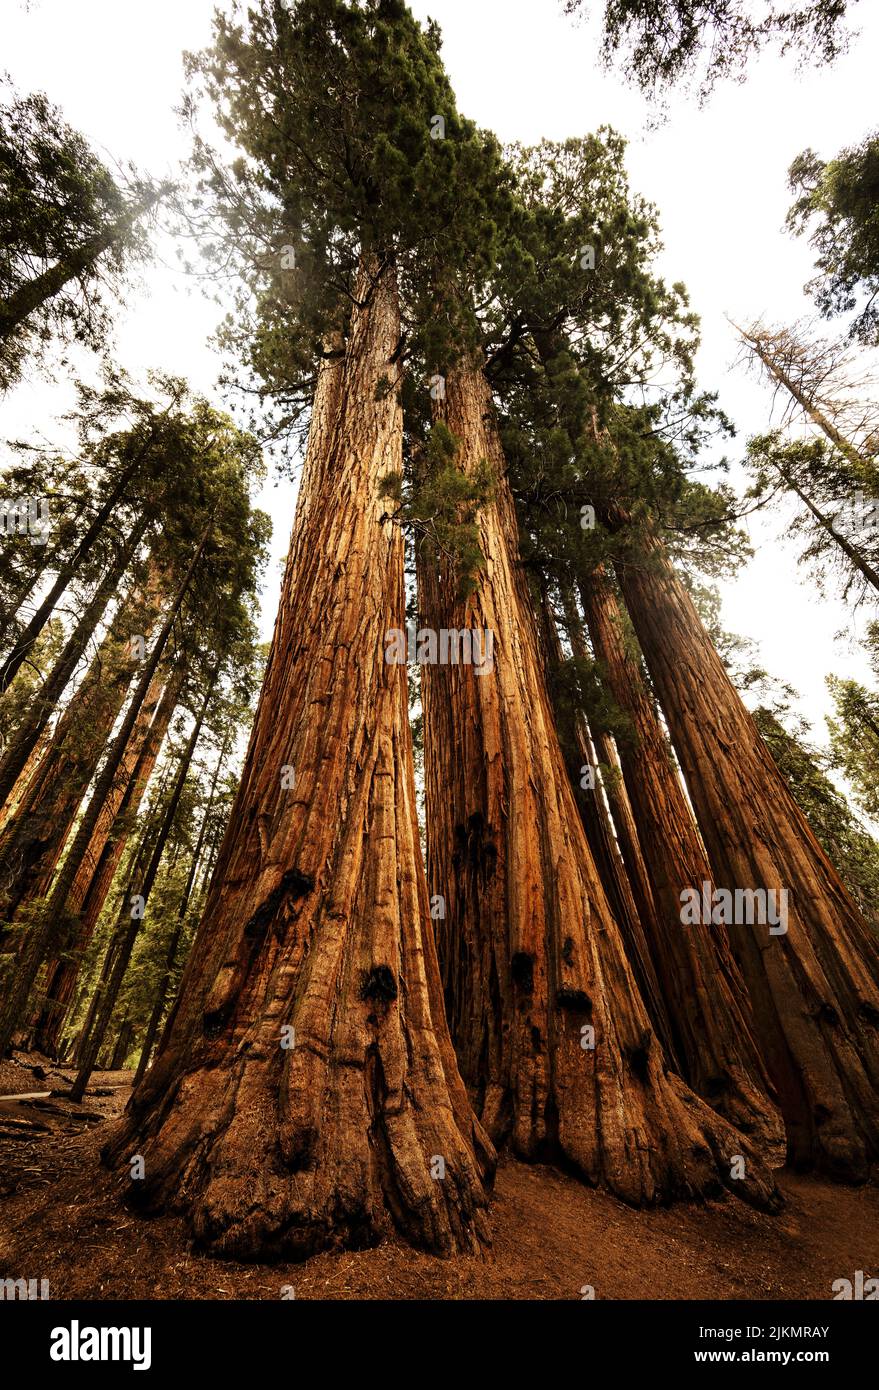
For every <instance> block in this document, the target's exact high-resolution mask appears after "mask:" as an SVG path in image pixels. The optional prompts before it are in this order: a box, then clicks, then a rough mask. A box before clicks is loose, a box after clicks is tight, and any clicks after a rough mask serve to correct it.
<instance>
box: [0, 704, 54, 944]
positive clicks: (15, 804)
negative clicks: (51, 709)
mask: <svg viewBox="0 0 879 1390" xmlns="http://www.w3.org/2000/svg"><path fill="white" fill-rule="evenodd" d="M51 734H52V730H51V729H50V728H49V727H48V726H47V727H46V728H45V729H44V730H43V732H42V733H41V734H40V737H39V739H38V740H37V742H36V743H35V744H34V747H33V748H32V749H31V753H30V757H29V758H28V760H27V762H26V763H25V765H24V767H23V768H22V769H21V772H20V773H19V774H18V777H17V778H16V780H15V786H14V787H13V788H12V791H11V792H10V793H9V795H8V796H7V798H6V800H5V801H4V802H3V804H2V806H0V831H2V830H3V828H4V827H5V826H7V825H8V824H9V822H10V820H11V819H12V817H13V816H14V815H15V813H16V811H17V810H18V808H19V806H20V805H21V803H22V801H23V800H24V797H25V794H26V792H27V789H28V787H29V786H30V784H31V779H32V778H33V777H34V776H35V774H36V772H37V769H38V767H39V765H40V762H41V761H42V757H43V754H44V753H45V751H46V749H47V748H48V746H49V744H50V742H51ZM0 936H2V933H0ZM0 949H2V948H0Z"/></svg>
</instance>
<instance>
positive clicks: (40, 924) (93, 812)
mask: <svg viewBox="0 0 879 1390" xmlns="http://www.w3.org/2000/svg"><path fill="white" fill-rule="evenodd" d="M212 524H213V523H212V521H211V522H209V523H208V525H207V527H206V528H205V530H204V532H203V534H202V537H201V539H200V541H199V543H198V545H197V547H196V549H195V552H194V554H193V556H192V559H191V561H190V564H189V568H188V569H187V571H186V574H185V575H184V577H183V579H182V580H181V582H180V585H179V587H178V590H177V593H176V594H175V595H174V598H173V600H172V601H171V603H170V606H169V610H168V614H167V616H166V618H165V621H164V623H163V624H162V627H161V629H160V631H159V634H158V636H157V638H156V640H155V642H154V643H153V647H152V650H151V652H150V655H149V658H148V659H147V661H146V663H145V665H144V670H143V674H142V675H141V678H140V681H139V682H138V686H137V688H136V690H135V692H134V695H133V696H132V698H131V700H130V701H129V704H128V709H127V711H126V714H125V716H124V718H123V720H122V723H121V725H120V727H119V730H118V732H117V734H116V737H115V738H114V740H113V742H112V744H111V746H110V749H109V751H108V753H107V756H106V758H105V759H104V764H103V767H102V768H101V770H100V772H99V773H98V776H97V778H96V781H95V785H94V789H93V791H92V794H91V797H90V799H89V801H88V804H87V806H86V809H85V811H84V812H83V815H82V818H81V820H80V822H79V825H78V827H77V830H76V833H75V835H74V837H73V841H72V844H71V847H70V850H69V851H68V853H67V855H66V856H65V858H64V861H63V863H62V865H61V867H60V869H59V870H58V874H57V876H56V879H55V883H54V885H53V887H52V892H51V894H50V896H49V897H48V899H47V900H46V903H45V907H43V908H42V910H41V911H40V914H39V918H38V920H37V921H36V922H35V923H34V925H33V926H32V927H31V929H30V930H29V931H28V934H27V937H26V939H25V942H24V945H23V947H22V951H21V954H20V957H19V960H18V962H17V965H16V970H15V973H14V975H13V979H12V983H11V986H10V988H9V990H8V993H7V997H6V1000H5V1002H4V1004H3V1006H2V1008H0V1056H2V1055H3V1053H4V1052H5V1051H6V1048H7V1047H8V1046H9V1043H10V1041H11V1039H12V1035H13V1032H14V1031H15V1029H16V1028H17V1027H18V1025H19V1023H20V1021H21V1018H22V1015H23V1014H24V1011H25V1009H26V1006H27V1000H28V996H29V995H30V992H31V990H32V988H33V985H34V981H35V979H36V977H37V975H38V973H39V970H40V967H41V966H42V964H43V962H44V961H45V960H46V957H47V956H48V955H49V954H50V953H51V952H52V950H53V949H54V948H55V946H56V943H57V942H58V941H59V940H60V939H61V938H62V937H63V936H64V934H65V932H66V929H67V912H68V899H69V897H70V891H71V888H72V887H73V883H74V879H75V878H76V874H77V871H78V869H79V866H80V864H81V862H82V858H83V855H84V854H85V853H86V851H87V849H88V847H89V844H90V842H91V838H92V835H93V834H94V831H95V828H96V826H97V824H98V821H99V819H100V816H101V811H102V809H103V807H104V804H105V802H106V800H107V798H108V796H109V795H110V792H111V790H112V787H113V783H114V781H115V778H116V775H117V773H118V770H119V765H120V763H121V761H122V758H123V757H124V755H125V750H126V747H127V745H128V740H129V738H130V737H131V731H132V729H133V728H134V725H135V722H136V720H137V716H138V713H139V711H140V708H141V705H142V704H143V701H144V698H145V696H146V693H147V691H148V690H149V688H150V685H151V683H152V679H153V676H154V675H155V673H156V668H157V667H158V665H159V662H160V661H161V659H162V656H163V655H164V652H165V648H166V646H167V644H168V639H169V637H170V636H171V631H172V629H173V627H174V624H175V623H176V621H177V619H178V617H179V615H180V609H181V607H182V604H183V601H184V599H185V597H186V595H187V593H188V591H189V586H190V585H191V583H192V581H193V578H194V576H195V572H196V569H197V568H198V566H199V564H200V562H201V557H202V554H203V552H204V548H205V545H206V544H207V539H208V536H209V534H210V531H211V526H212Z"/></svg>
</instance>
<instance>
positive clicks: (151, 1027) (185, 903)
mask: <svg viewBox="0 0 879 1390" xmlns="http://www.w3.org/2000/svg"><path fill="white" fill-rule="evenodd" d="M231 742H232V733H231V728H230V729H229V731H228V732H227V734H226V736H225V738H224V739H223V746H222V748H221V749H220V754H219V757H218V758H217V764H216V767H215V768H214V775H213V777H212V778H211V787H210V791H209V792H208V799H207V804H206V806H205V810H204V815H203V816H202V820H201V825H200V826H199V828H198V838H197V840H196V842H195V848H194V849H193V851H192V859H191V861H190V864H189V873H188V874H187V876H186V883H185V885H184V888H183V892H182V894H181V896H180V902H179V904H178V907H177V921H176V923H175V926H174V930H173V931H172V933H171V936H170V938H169V941H168V945H167V948H166V951H165V964H164V968H163V970H162V974H161V976H160V978H159V983H158V985H157V986H156V997H155V999H154V1000H153V1007H152V1010H151V1012H150V1017H149V1022H148V1023H147V1028H146V1033H145V1034H144V1040H143V1046H142V1048H141V1052H140V1057H139V1059H138V1063H137V1070H136V1071H135V1073H134V1080H133V1082H132V1086H133V1087H134V1088H135V1089H137V1087H138V1086H139V1085H140V1081H141V1077H142V1076H143V1074H144V1072H145V1071H146V1069H147V1067H148V1066H149V1064H150V1057H151V1055H152V1051H153V1047H154V1045H155V1041H156V1038H157V1037H158V1033H159V1025H160V1024H161V1022H162V1015H163V1014H164V1012H165V1002H166V1000H167V998H168V986H169V985H170V983H171V976H172V974H173V971H174V965H175V963H176V960H177V951H178V949H179V947H180V939H181V937H182V936H183V929H184V927H185V925H186V914H187V912H188V910H189V904H190V901H191V899H192V890H193V888H194V886H195V879H196V875H197V873H198V868H199V864H200V863H201V857H202V852H203V850H204V842H205V832H206V830H207V826H208V819H209V817H210V814H211V810H212V808H213V804H214V797H215V795H216V791H217V783H218V781H219V780H220V772H221V771H222V769H223V764H224V763H225V761H226V755H227V754H228V752H229V745H230V743H231Z"/></svg>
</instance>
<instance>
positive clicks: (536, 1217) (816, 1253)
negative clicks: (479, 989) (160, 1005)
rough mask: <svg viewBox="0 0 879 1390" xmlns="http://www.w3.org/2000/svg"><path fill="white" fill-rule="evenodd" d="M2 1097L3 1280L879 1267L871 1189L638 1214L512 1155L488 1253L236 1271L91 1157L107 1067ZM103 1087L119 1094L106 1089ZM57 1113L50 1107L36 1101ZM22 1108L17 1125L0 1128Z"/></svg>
mask: <svg viewBox="0 0 879 1390" xmlns="http://www.w3.org/2000/svg"><path fill="white" fill-rule="evenodd" d="M9 1066H10V1064H9V1063H4V1064H3V1068H4V1070H2V1071H0V1085H2V1088H3V1090H4V1091H9V1092H10V1094H14V1103H6V1104H4V1105H3V1106H2V1107H0V1195H2V1200H0V1275H2V1276H3V1277H36V1278H48V1279H49V1283H50V1288H51V1292H52V1296H53V1297H55V1298H92V1299H101V1298H208V1299H222V1298H279V1297H281V1289H282V1286H284V1285H292V1286H293V1288H294V1289H295V1296H296V1297H297V1298H306V1299H307V1298H333V1299H345V1298H397V1299H409V1298H430V1299H459V1298H465V1299H479V1298H483V1299H496V1298H514V1299H547V1298H550V1299H558V1298H565V1299H567V1298H570V1299H577V1298H580V1297H581V1296H582V1294H581V1289H582V1288H583V1287H584V1286H590V1285H591V1286H592V1287H593V1288H594V1290H595V1296H596V1298H614V1299H627V1298H653V1299H686V1298H713V1299H731V1298H744V1299H779V1298H793V1299H805V1298H816V1299H829V1298H831V1297H832V1291H831V1285H832V1284H833V1281H834V1280H835V1279H839V1278H852V1277H853V1275H854V1272H855V1271H856V1270H858V1269H861V1270H863V1271H864V1272H865V1275H866V1276H868V1277H869V1276H879V1189H877V1188H876V1187H865V1188H846V1187H839V1186H835V1185H832V1184H830V1183H827V1182H824V1181H822V1180H819V1179H815V1178H807V1177H802V1176H796V1175H793V1174H789V1173H785V1174H782V1175H781V1187H782V1189H783V1191H784V1193H785V1197H786V1199H787V1205H786V1207H785V1209H784V1211H783V1212H782V1213H781V1215H780V1216H777V1217H767V1216H764V1215H762V1214H761V1213H758V1212H754V1211H752V1210H751V1209H750V1208H748V1207H745V1206H744V1205H743V1204H742V1203H740V1202H737V1201H735V1200H734V1199H728V1200H726V1201H723V1202H711V1203H708V1204H706V1205H704V1206H697V1205H677V1206H674V1207H671V1208H668V1209H665V1210H659V1211H633V1210H632V1209H631V1208H629V1207H626V1206H624V1205H623V1204H622V1203H621V1202H618V1201H617V1200H616V1199H615V1198H613V1197H609V1196H608V1195H607V1194H605V1193H601V1192H595V1191H591V1190H590V1189H588V1188H586V1187H584V1186H583V1185H582V1184H581V1183H579V1182H577V1181H576V1180H575V1179H573V1178H570V1177H568V1176H566V1175H565V1174H563V1173H559V1172H558V1171H556V1170H555V1169H552V1168H548V1167H544V1166H539V1165H536V1166H533V1167H532V1166H527V1165H525V1164H521V1163H517V1162H513V1161H506V1162H504V1163H502V1165H501V1167H500V1170H499V1172H498V1178H497V1184H496V1190H495V1199H494V1203H493V1208H492V1225H493V1230H494V1257H493V1260H492V1261H490V1262H483V1261H480V1260H477V1259H471V1258H464V1259H456V1260H438V1259H434V1258H432V1257H431V1256H427V1255H421V1254H418V1253H416V1252H415V1251H412V1250H410V1249H408V1248H407V1247H405V1246H402V1245H398V1244H397V1243H396V1242H394V1241H388V1242H387V1243H385V1244H383V1245H381V1246H379V1247H378V1248H377V1249H374V1250H366V1251H362V1252H359V1253H355V1254H325V1255H320V1256H318V1257H316V1258H315V1259H312V1260H309V1261H307V1262H306V1263H305V1264H299V1265H294V1264H282V1265H276V1266H269V1265H239V1264H233V1263H230V1262H227V1261H221V1260H215V1259H210V1258H205V1257H204V1256H202V1255H199V1254H197V1253H193V1252H192V1250H191V1249H190V1246H189V1242H188V1241H187V1239H186V1236H185V1233H184V1230H183V1228H182V1225H181V1223H180V1222H179V1221H177V1220H176V1219H174V1218H164V1217H163V1218H160V1219H154V1220H151V1221H147V1220H143V1219H141V1218H139V1217H136V1216H134V1215H132V1214H131V1213H130V1212H129V1211H127V1210H126V1208H125V1207H124V1206H123V1205H122V1202H121V1201H120V1197H119V1193H120V1191H121V1188H122V1186H123V1185H124V1183H125V1180H124V1179H122V1180H120V1179H119V1178H118V1177H117V1176H114V1175H112V1174H109V1173H107V1172H106V1171H105V1170H104V1169H103V1168H101V1166H100V1163H99V1161H98V1151H99V1149H100V1146H101V1144H102V1142H103V1140H104V1137H105V1135H106V1132H107V1125H108V1123H109V1122H110V1121H111V1120H112V1118H113V1117H114V1116H115V1115H117V1114H118V1113H119V1112H120V1110H121V1109H122V1106H123V1105H124V1103H125V1099H126V1098H127V1089H126V1086H125V1085H124V1084H123V1083H125V1082H126V1081H127V1080H128V1079H129V1078H128V1077H127V1076H126V1075H125V1074H122V1073H113V1074H108V1073H101V1074H97V1075H96V1076H95V1078H94V1090H93V1091H92V1092H89V1093H87V1095H86V1097H85V1101H84V1103H83V1105H82V1106H80V1107H77V1106H74V1105H72V1104H71V1103H70V1102H69V1101H66V1100H65V1099H64V1097H63V1096H61V1097H59V1096H58V1095H57V1092H58V1090H59V1089H62V1088H63V1087H64V1086H65V1085H69V1081H67V1080H65V1077H64V1075H63V1069H62V1072H54V1071H53V1072H51V1073H50V1076H49V1080H50V1082H51V1087H52V1092H53V1094H52V1095H51V1097H46V1096H44V1094H43V1093H39V1094H38V1097H37V1098H36V1099H34V1098H31V1099H26V1093H24V1091H23V1087H24V1085H25V1084H27V1082H28V1081H29V1082H30V1084H33V1076H32V1075H30V1074H29V1073H28V1072H27V1071H26V1070H22V1072H21V1078H22V1089H21V1093H19V1092H18V1088H17V1087H16V1086H15V1085H10V1084H9V1072H8V1069H9ZM111 1088H112V1089H111ZM46 1107H49V1108H46ZM12 1109H14V1110H15V1116H14V1117H11V1116H10V1118H14V1119H15V1121H16V1122H19V1121H21V1120H22V1119H23V1120H24V1121H26V1122H32V1127H30V1125H26V1127H25V1128H24V1129H22V1128H21V1126H20V1124H19V1123H16V1124H14V1125H13V1129H12V1133H10V1132H9V1131H8V1129H6V1127H5V1120H4V1115H6V1114H8V1112H9V1111H10V1110H12Z"/></svg>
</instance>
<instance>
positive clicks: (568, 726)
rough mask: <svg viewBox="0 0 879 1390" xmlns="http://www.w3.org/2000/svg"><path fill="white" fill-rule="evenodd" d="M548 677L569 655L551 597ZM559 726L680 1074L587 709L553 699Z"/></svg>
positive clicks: (656, 1021)
mask: <svg viewBox="0 0 879 1390" xmlns="http://www.w3.org/2000/svg"><path fill="white" fill-rule="evenodd" d="M538 619H539V621H540V629H541V646H542V649H543V654H544V659H545V664H546V673H547V679H548V684H549V689H550V692H551V693H552V692H553V690H554V687H557V683H558V680H559V675H560V672H561V669H562V665H563V662H564V659H565V658H564V652H563V649H562V645H561V642H560V640H559V634H558V628H557V626H556V620H555V615H554V614H553V612H552V609H551V606H550V604H549V602H548V600H547V599H544V601H543V603H542V604H541V607H540V609H539V610H538ZM552 704H553V712H554V714H555V726H556V731H557V733H558V736H559V742H560V744H561V747H562V753H563V755H564V759H565V763H566V766H567V769H568V776H569V778H570V782H571V787H572V788H573V791H574V800H575V801H576V804H577V809H578V811H579V812H580V819H581V820H582V822H583V829H584V830H585V831H586V839H587V841H588V844H589V849H590V850H591V852H592V858H593V859H594V861H595V867H596V868H597V870H598V874H599V877H600V879H601V883H602V887H603V888H604V891H605V894H606V895H607V900H608V905H609V907H610V910H611V912H612V913H613V916H614V919H615V920H616V922H617V924H618V925H619V928H620V932H621V933H622V938H623V944H624V946H625V949H626V959H627V960H628V962H629V966H630V968H631V970H632V973H633V975H634V976H635V982H636V984H637V986H638V991H639V993H640V995H641V998H642V999H643V1001H644V1004H645V1006H646V1008H647V1012H648V1014H649V1015H650V1022H651V1024H652V1025H653V1028H654V1030H655V1032H656V1035H657V1037H658V1038H659V1041H660V1043H661V1044H662V1047H663V1050H664V1052H665V1055H666V1059H667V1060H668V1061H669V1062H671V1064H672V1066H673V1067H674V1069H675V1070H676V1071H679V1070H680V1065H679V1061H678V1058H677V1056H676V1054H675V1042H674V1034H673V1032H672V1028H671V1023H670V1020H669V1017H668V1013H667V1010H666V1004H665V1000H664V998H663V995H662V990H661V989H660V985H659V980H658V978H657V975H656V970H655V968H654V965H653V959H652V956H651V954H650V949H649V947H648V945H647V938H646V934H645V927H644V925H643V919H642V917H641V914H640V913H639V911H638V907H637V905H636V902H635V895H634V893H633V892H632V886H631V884H630V882H629V877H628V874H627V873H626V867H625V864H624V863H623V858H622V855H621V853H620V847H619V844H618V842H617V839H616V836H615V834H614V828H613V825H612V823H611V819H610V814H609V811H608V806H607V803H606V801H605V799H604V787H603V782H602V779H601V777H600V776H599V773H598V758H597V754H596V752H595V747H594V744H593V741H592V734H591V731H590V729H589V726H588V724H587V721H586V718H585V716H584V714H583V712H582V710H579V709H577V708H576V707H575V706H574V704H573V702H572V701H571V700H570V698H568V697H562V696H561V695H559V696H555V695H553V697H552ZM584 769H586V771H587V772H591V774H592V784H591V785H588V781H589V779H588V777H587V785H586V786H585V787H584V786H583V774H584Z"/></svg>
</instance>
